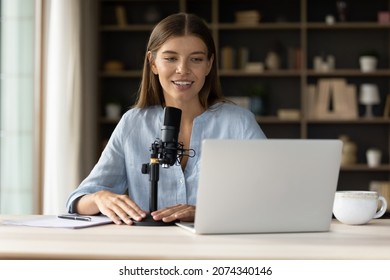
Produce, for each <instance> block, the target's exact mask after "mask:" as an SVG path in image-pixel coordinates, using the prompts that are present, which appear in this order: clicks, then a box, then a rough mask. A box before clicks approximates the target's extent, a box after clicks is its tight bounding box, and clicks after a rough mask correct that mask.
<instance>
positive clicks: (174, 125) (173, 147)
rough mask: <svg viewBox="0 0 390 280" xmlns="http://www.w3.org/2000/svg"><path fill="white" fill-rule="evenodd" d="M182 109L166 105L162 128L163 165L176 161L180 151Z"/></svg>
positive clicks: (161, 157) (166, 165) (167, 165)
mask: <svg viewBox="0 0 390 280" xmlns="http://www.w3.org/2000/svg"><path fill="white" fill-rule="evenodd" d="M180 121H181V110H180V109H178V108H175V107H165V109H164V123H163V126H162V128H161V145H162V147H161V155H160V161H161V165H162V166H163V167H169V166H172V165H174V164H175V163H176V161H177V153H178V138H179V131H180Z"/></svg>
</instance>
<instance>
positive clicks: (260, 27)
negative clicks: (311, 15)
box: [211, 22, 301, 31]
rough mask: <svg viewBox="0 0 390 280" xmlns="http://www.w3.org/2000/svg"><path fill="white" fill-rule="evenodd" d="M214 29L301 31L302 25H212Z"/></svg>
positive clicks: (282, 23) (293, 23) (286, 23)
mask: <svg viewBox="0 0 390 280" xmlns="http://www.w3.org/2000/svg"><path fill="white" fill-rule="evenodd" d="M211 27H212V28H215V29H219V30H245V29H254V30H267V29H270V30H275V29H276V30H290V29H292V30H298V31H299V30H300V28H301V24H300V23H296V22H280V23H259V24H239V23H216V24H212V25H211Z"/></svg>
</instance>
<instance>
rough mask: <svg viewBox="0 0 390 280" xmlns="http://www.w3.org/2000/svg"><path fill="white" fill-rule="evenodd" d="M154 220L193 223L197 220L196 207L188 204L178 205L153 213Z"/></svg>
mask: <svg viewBox="0 0 390 280" xmlns="http://www.w3.org/2000/svg"><path fill="white" fill-rule="evenodd" d="M151 215H152V217H153V219H154V220H156V221H158V220H162V221H163V222H167V223H169V222H172V221H175V220H180V221H182V222H193V221H194V220H195V206H194V205H188V204H177V205H174V206H169V207H166V208H162V209H159V210H157V211H154V212H152V213H151Z"/></svg>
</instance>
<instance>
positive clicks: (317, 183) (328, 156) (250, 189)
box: [177, 139, 342, 234]
mask: <svg viewBox="0 0 390 280" xmlns="http://www.w3.org/2000/svg"><path fill="white" fill-rule="evenodd" d="M341 149H342V142H341V141H340V140H309V139H288V140H287V139H280V140H271V139H267V140H217V139H213V140H211V139H210V140H204V141H203V143H202V154H201V162H200V177H199V187H198V196H197V204H196V214H195V222H194V223H178V224H177V225H178V226H180V227H183V228H186V229H189V230H191V231H192V232H194V233H197V234H228V233H265V232H315V231H328V230H329V228H330V222H331V219H332V208H333V201H334V195H335V192H336V189H337V182H338V176H339V169H340V161H341Z"/></svg>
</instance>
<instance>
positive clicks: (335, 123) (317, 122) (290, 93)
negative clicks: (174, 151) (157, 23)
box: [98, 0, 390, 189]
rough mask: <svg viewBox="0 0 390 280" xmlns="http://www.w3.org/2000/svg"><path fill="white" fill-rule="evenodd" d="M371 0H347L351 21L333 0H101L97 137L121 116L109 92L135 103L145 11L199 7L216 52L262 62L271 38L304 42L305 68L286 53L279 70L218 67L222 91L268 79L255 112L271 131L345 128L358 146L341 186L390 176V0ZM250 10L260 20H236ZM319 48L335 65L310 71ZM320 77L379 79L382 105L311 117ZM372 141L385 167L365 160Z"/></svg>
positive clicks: (231, 92)
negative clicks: (387, 107) (368, 112)
mask: <svg viewBox="0 0 390 280" xmlns="http://www.w3.org/2000/svg"><path fill="white" fill-rule="evenodd" d="M374 2H375V3H374ZM374 2H373V1H370V0H361V1H348V4H349V5H350V6H349V15H348V19H347V21H346V22H338V21H337V12H336V7H335V1H326V0H291V1H286V0H265V1H255V0H165V1H157V0H154V1H153V0H145V1H140V0H99V8H100V19H99V25H100V27H99V35H100V36H99V42H98V46H99V49H100V52H99V58H98V59H99V61H100V72H99V76H98V82H99V89H100V90H99V100H100V104H101V107H100V116H99V118H98V121H99V126H100V132H99V139H101V142H102V143H104V142H105V141H106V139H107V138H108V137H109V136H110V134H111V132H112V130H113V128H114V127H115V125H116V123H117V120H111V119H106V118H105V113H104V104H105V103H106V102H108V100H110V99H117V100H120V101H121V103H122V104H123V112H124V111H126V110H127V108H129V106H131V105H132V102H134V98H135V93H136V92H137V89H138V86H139V82H140V78H141V74H142V73H141V68H142V63H143V57H144V53H145V48H146V42H147V39H148V37H149V34H150V31H151V30H152V28H153V26H154V22H149V21H148V20H147V19H146V18H147V15H148V14H149V16H150V13H151V11H152V13H154V16H155V17H156V19H157V18H158V19H159V18H163V17H165V16H167V15H169V14H171V13H174V12H179V11H183V12H184V11H185V12H190V13H195V14H198V15H199V16H201V17H203V18H204V19H205V20H206V22H207V23H208V24H209V27H210V29H211V31H212V33H213V35H214V38H215V41H216V44H217V48H218V50H219V51H221V49H222V48H223V47H224V46H232V47H233V48H235V49H238V48H240V47H246V48H247V49H248V50H249V53H250V61H254V62H258V61H262V62H264V59H265V55H266V53H267V51H268V49H269V46H270V45H271V44H272V42H273V41H278V42H281V44H282V45H283V46H284V47H285V50H284V51H285V53H284V54H286V53H287V49H288V48H289V47H294V48H299V49H300V50H301V59H300V64H301V67H300V68H298V69H290V68H288V67H287V63H286V60H287V56H284V57H282V58H283V63H282V67H281V69H280V70H275V71H269V70H265V71H263V72H247V71H244V70H241V69H231V70H226V69H220V76H221V82H222V86H223V89H224V93H225V95H227V96H247V95H248V86H249V85H256V84H262V85H264V86H266V88H267V91H268V110H267V111H268V112H267V115H262V116H257V120H258V122H259V124H260V125H261V127H262V128H263V130H264V131H265V133H266V134H267V136H268V137H269V138H315V139H316V138H328V139H330V138H338V137H339V136H340V135H342V134H346V135H348V136H349V137H350V138H351V140H352V141H354V142H355V143H356V144H357V146H358V154H357V163H356V164H353V165H350V166H343V167H342V168H341V173H340V180H339V189H367V188H368V185H369V182H370V181H373V180H377V181H378V180H379V181H388V180H389V179H390V165H389V162H390V119H389V118H388V117H384V116H383V111H384V102H385V99H386V96H387V94H390V79H389V78H390V23H378V21H377V12H378V11H381V10H385V11H389V7H390V1H389V0H378V1H374ZM117 6H122V7H123V8H124V10H125V12H126V15H127V24H125V25H123V26H119V25H118V24H117V20H116V17H115V7H117ZM251 9H253V10H258V11H260V12H261V15H262V16H261V20H260V22H259V23H258V24H254V25H245V24H238V23H236V22H235V20H234V13H235V11H237V10H251ZM156 11H157V13H156ZM328 14H332V15H333V16H334V17H335V18H336V22H335V23H334V24H326V23H325V17H326V15H328ZM149 18H150V17H149ZM280 21H281V22H280ZM367 48H374V49H376V50H377V51H378V52H379V53H380V57H381V59H380V63H379V67H378V69H377V70H376V71H374V72H370V73H364V72H362V71H361V70H360V69H359V66H358V55H359V53H360V52H361V51H363V50H364V49H367ZM321 54H332V55H333V56H334V57H335V59H336V67H335V69H334V70H331V71H327V72H318V71H314V70H313V58H314V56H316V55H321ZM108 60H120V61H122V62H123V64H124V69H123V71H118V72H107V71H104V63H105V62H106V61H108ZM323 78H344V79H346V80H347V81H348V83H351V84H354V85H355V86H356V87H357V88H358V87H359V86H360V85H361V84H362V83H375V84H377V85H378V86H379V88H380V94H381V104H380V105H378V106H376V107H375V109H374V113H375V116H376V117H375V118H372V119H365V118H363V117H362V115H363V112H364V108H363V106H361V105H359V107H358V110H359V117H358V118H356V119H352V120H344V119H332V120H326V119H313V118H311V117H308V116H307V113H306V110H305V108H307V104H306V102H307V92H306V88H307V85H308V84H313V83H317V82H318V80H320V79H323ZM281 108H287V109H297V110H299V111H300V118H299V119H296V120H288V119H280V118H278V117H277V111H278V110H279V109H281ZM370 147H378V148H380V149H381V150H382V152H383V155H382V162H383V164H382V165H381V166H379V167H376V168H369V167H368V166H367V164H366V159H365V150H366V149H368V148H370ZM99 149H101V147H99ZM318 160H321V159H318Z"/></svg>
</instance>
